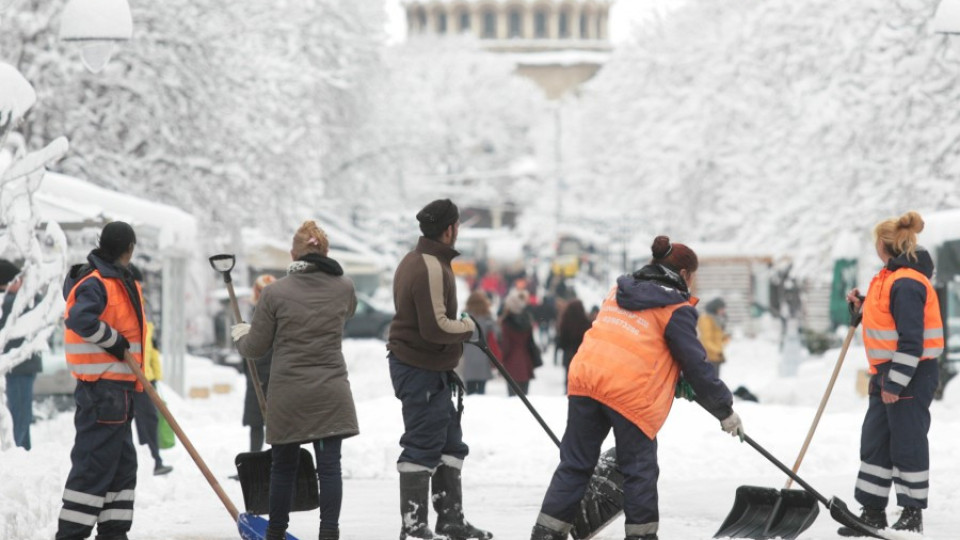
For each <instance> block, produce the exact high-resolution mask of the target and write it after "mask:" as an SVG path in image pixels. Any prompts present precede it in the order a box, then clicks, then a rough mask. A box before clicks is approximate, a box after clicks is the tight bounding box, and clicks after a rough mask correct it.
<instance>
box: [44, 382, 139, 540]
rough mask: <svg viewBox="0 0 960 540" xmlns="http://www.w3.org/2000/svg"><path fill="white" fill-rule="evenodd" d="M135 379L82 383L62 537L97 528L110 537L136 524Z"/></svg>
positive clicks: (65, 492) (76, 394)
mask: <svg viewBox="0 0 960 540" xmlns="http://www.w3.org/2000/svg"><path fill="white" fill-rule="evenodd" d="M134 393H135V392H134V388H133V383H125V382H114V381H108V380H100V381H97V382H84V381H77V388H76V390H75V391H74V398H75V399H76V403H77V410H76V413H75V414H74V417H73V423H74V426H76V429H77V435H76V438H75V439H74V442H73V450H72V451H71V452H70V461H71V462H72V466H71V468H70V474H69V475H68V476H67V485H66V488H65V489H64V490H63V508H62V509H61V510H60V517H59V521H58V526H57V527H58V528H57V536H56V538H57V540H73V539H79V538H87V537H88V536H89V535H90V533H91V531H92V530H93V526H94V525H96V526H97V534H98V535H100V536H104V537H113V536H118V537H120V536H122V535H124V534H126V533H127V531H129V530H130V527H131V526H132V525H133V499H134V490H135V488H136V486H137V449H136V447H135V446H134V445H133V430H132V429H131V426H130V423H131V421H132V420H133V394H134Z"/></svg>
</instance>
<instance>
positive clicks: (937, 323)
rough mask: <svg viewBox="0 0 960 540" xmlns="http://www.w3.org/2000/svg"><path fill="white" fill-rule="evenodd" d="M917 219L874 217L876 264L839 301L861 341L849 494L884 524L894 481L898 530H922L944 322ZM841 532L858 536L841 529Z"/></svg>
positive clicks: (867, 516) (873, 521)
mask: <svg viewBox="0 0 960 540" xmlns="http://www.w3.org/2000/svg"><path fill="white" fill-rule="evenodd" d="M922 230H923V218H921V217H920V214H918V213H916V212H907V213H906V214H904V215H902V216H900V217H899V218H892V219H887V220H884V221H881V222H880V223H878V224H877V225H876V227H874V229H873V235H874V241H875V247H876V250H877V256H878V257H880V260H881V261H883V264H884V266H883V269H881V270H880V272H879V273H878V274H877V275H876V276H874V278H873V281H871V282H870V288H869V289H868V290H867V294H866V296H861V295H860V291H859V290H857V289H853V290H852V291H850V293H849V294H848V295H847V301H848V302H851V303H852V304H853V305H854V307H855V308H856V309H858V310H859V308H860V307H861V306H862V307H863V345H864V348H865V349H866V351H867V359H868V360H869V362H870V373H871V377H870V386H869V395H870V403H869V407H868V409H867V414H866V417H865V418H864V419H863V429H862V432H861V434H860V471H859V473H858V474H857V483H856V488H855V489H854V497H856V499H857V501H858V502H859V503H860V504H862V505H863V513H862V514H861V516H860V518H861V519H862V520H863V521H864V522H865V523H867V524H868V525H870V526H872V527H876V528H878V529H883V528H885V527H886V526H887V514H886V508H887V501H888V498H889V496H890V488H891V487H894V488H895V492H896V498H897V505H898V506H901V507H902V508H903V510H902V512H901V513H900V518H899V519H898V520H897V522H896V523H894V524H893V529H894V530H898V531H910V532H915V533H921V532H923V516H922V513H923V510H922V509H923V508H926V507H927V493H928V492H929V490H930V446H929V442H928V440H927V433H928V432H929V430H930V404H931V402H932V401H933V394H934V391H935V390H936V388H937V384H938V381H939V369H938V366H937V358H938V357H939V356H940V355H941V354H942V353H943V349H944V332H943V330H944V328H943V320H942V319H941V315H940V302H939V299H938V297H937V292H936V290H935V289H934V288H933V285H932V284H931V283H930V278H931V277H932V276H933V260H932V259H931V258H930V254H929V253H928V252H927V251H926V250H924V249H923V248H921V247H919V246H918V245H917V233H919V232H920V231H922ZM837 532H838V533H839V534H840V535H841V536H859V534H858V532H857V531H856V530H853V529H850V528H848V527H841V528H840V530H839V531H837Z"/></svg>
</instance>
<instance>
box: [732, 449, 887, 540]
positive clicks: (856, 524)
mask: <svg viewBox="0 0 960 540" xmlns="http://www.w3.org/2000/svg"><path fill="white" fill-rule="evenodd" d="M743 440H744V442H746V443H747V444H749V445H750V446H752V447H753V448H754V449H755V450H756V451H757V452H760V454H761V455H763V457H765V458H767V459H768V460H769V461H770V462H771V463H773V464H774V465H776V466H777V468H779V469H780V470H781V471H783V472H784V473H785V474H786V475H787V476H789V477H790V478H791V479H793V480H794V481H795V482H796V483H798V484H800V486H802V487H803V489H804V490H805V492H806V493H805V494H804V495H806V497H804V500H800V501H786V504H784V503H781V507H784V506H787V505H790V506H791V508H784V509H783V510H782V516H783V517H782V518H779V519H778V516H774V515H772V513H771V512H770V511H767V512H762V513H756V512H751V511H749V509H748V511H746V512H744V513H743V514H744V517H746V518H750V517H753V518H755V517H757V516H768V517H769V518H771V521H772V522H773V523H771V524H772V525H773V527H772V528H770V529H767V528H766V527H765V525H766V524H762V523H761V524H760V525H764V527H757V525H758V524H757V523H756V522H752V523H751V522H750V520H749V519H745V520H740V521H736V522H734V523H728V522H729V521H730V518H729V517H728V518H727V521H724V523H723V525H721V526H720V530H719V531H717V534H716V535H714V538H723V537H729V538H757V539H761V538H775V537H779V538H783V539H784V540H787V539H790V538H796V537H797V536H799V535H800V533H801V532H803V531H804V530H806V529H807V527H809V526H810V525H811V524H813V520H814V519H815V518H816V516H817V507H816V503H817V501H820V502H821V503H822V504H823V505H824V506H825V507H827V509H828V510H830V517H832V518H833V519H834V521H836V522H837V523H839V524H841V525H844V526H846V527H849V528H851V529H853V530H855V531H857V532H859V533H860V535H861V536H869V537H872V538H893V537H892V536H886V535H885V534H884V531H881V530H879V529H876V528H874V527H871V526H869V525H867V524H866V523H864V522H862V521H860V519H859V518H858V517H857V516H855V515H853V513H852V512H850V510H849V509H848V508H847V504H846V503H845V502H843V501H841V500H840V499H838V498H836V497H831V498H830V499H827V498H826V497H824V496H823V495H821V494H820V492H818V491H817V490H815V489H813V487H811V486H810V484H808V483H806V482H805V481H804V480H803V479H802V478H800V477H799V476H797V474H796V473H795V472H793V471H791V470H790V469H789V468H787V466H786V465H784V464H783V463H781V462H780V461H779V460H778V459H777V458H775V457H773V455H772V454H770V452H767V451H766V450H765V449H764V448H763V447H762V446H760V445H759V444H757V442H756V441H754V440H753V439H751V438H750V436H749V435H746V434H744V435H743ZM741 490H750V491H753V493H751V495H750V496H749V497H746V498H745V499H744V500H747V501H751V502H756V503H757V506H763V505H769V506H770V507H771V508H772V506H774V505H775V504H776V500H770V499H776V498H778V497H780V492H778V491H777V490H775V489H773V488H762V487H753V486H741V487H740V488H738V489H737V498H738V499H739V498H740V491H741ZM785 491H786V490H785ZM792 491H794V492H795V491H797V490H792ZM801 493H802V492H801ZM762 494H766V495H767V499H768V500H764V499H763V498H762V497H761V495H762ZM809 500H812V501H813V505H814V506H813V507H812V508H813V510H812V511H804V508H806V507H807V504H808V503H809ZM731 517H735V516H733V512H731ZM741 521H742V522H741ZM726 529H729V532H727V531H726ZM741 531H746V532H750V531H758V532H756V535H750V534H743V533H741Z"/></svg>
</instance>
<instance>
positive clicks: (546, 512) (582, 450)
mask: <svg viewBox="0 0 960 540" xmlns="http://www.w3.org/2000/svg"><path fill="white" fill-rule="evenodd" d="M609 432H610V423H609V420H608V419H607V417H606V416H605V415H604V412H603V405H601V404H600V403H599V402H598V401H594V400H593V399H590V398H587V397H582V396H571V397H570V398H569V399H568V405H567V428H566V430H565V432H564V434H563V439H562V440H561V441H560V465H558V466H557V470H556V471H555V472H554V473H553V477H552V478H551V480H550V487H549V488H547V493H546V495H544V497H543V504H542V505H541V507H540V515H541V518H538V519H537V522H538V523H540V524H541V525H543V526H545V527H548V528H551V529H553V530H560V529H559V527H560V526H561V525H562V524H571V523H573V522H574V521H575V520H576V517H577V511H578V510H579V508H580V501H581V500H582V499H583V495H584V493H586V491H587V486H588V485H589V483H590V477H591V476H592V475H593V470H594V468H595V467H596V466H597V461H598V460H599V459H600V447H601V446H602V445H603V440H604V439H606V437H607V433H609ZM546 518H551V519H552V520H554V521H553V522H551V521H550V520H548V519H546ZM550 523H553V525H552V526H551V524H550Z"/></svg>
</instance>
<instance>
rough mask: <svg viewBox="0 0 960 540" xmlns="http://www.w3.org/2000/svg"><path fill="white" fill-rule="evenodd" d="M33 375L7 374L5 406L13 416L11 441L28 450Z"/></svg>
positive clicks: (31, 417) (34, 377)
mask: <svg viewBox="0 0 960 540" xmlns="http://www.w3.org/2000/svg"><path fill="white" fill-rule="evenodd" d="M36 378H37V376H36V375H35V374H34V375H10V374H9V373H8V374H7V408H8V409H10V414H11V415H12V416H13V442H14V444H16V445H17V446H19V447H21V448H24V449H26V450H30V424H31V423H32V422H33V381H34V380H35V379H36Z"/></svg>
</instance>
